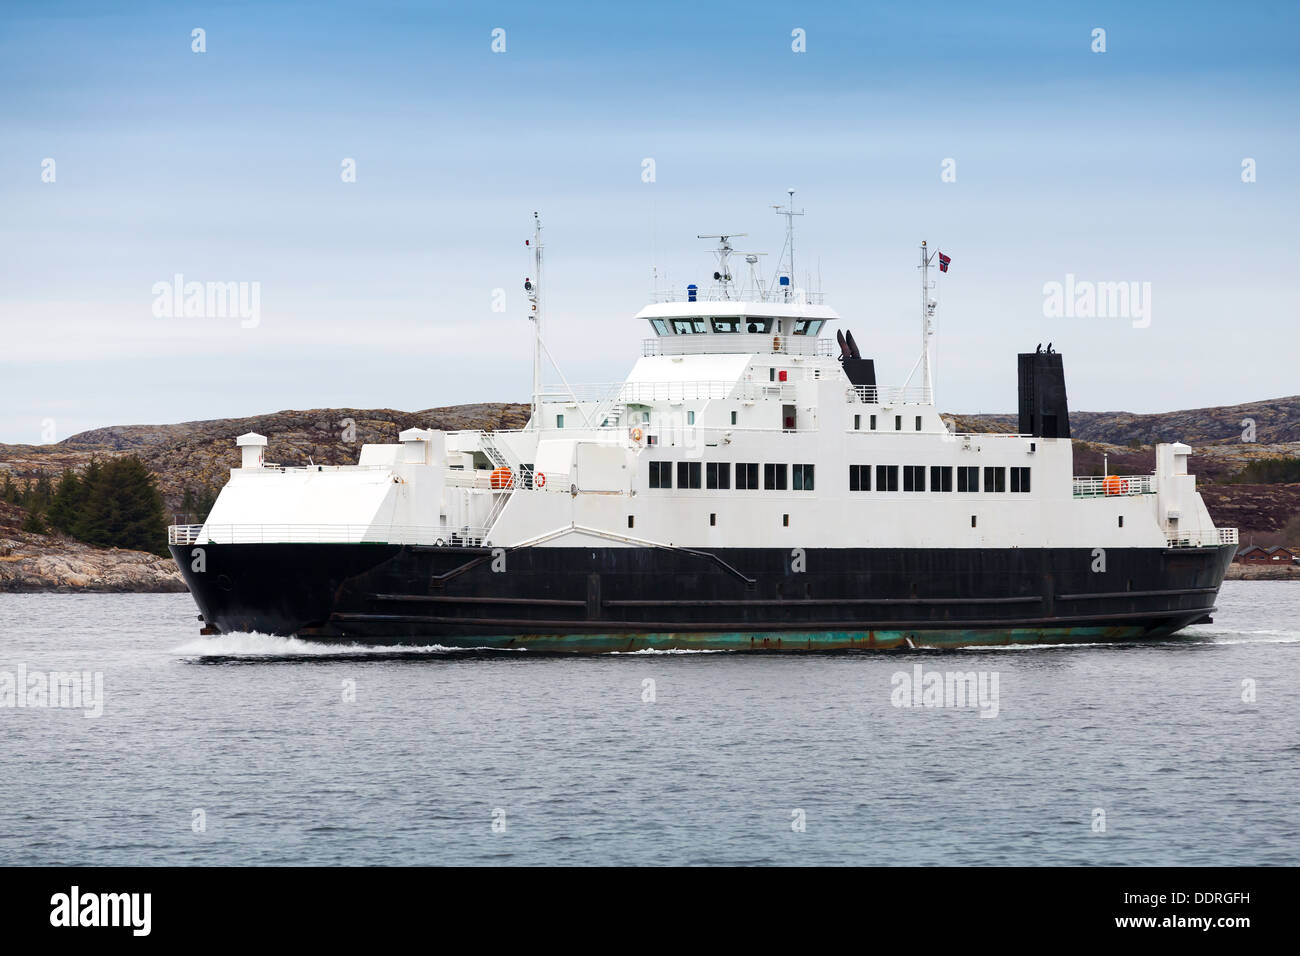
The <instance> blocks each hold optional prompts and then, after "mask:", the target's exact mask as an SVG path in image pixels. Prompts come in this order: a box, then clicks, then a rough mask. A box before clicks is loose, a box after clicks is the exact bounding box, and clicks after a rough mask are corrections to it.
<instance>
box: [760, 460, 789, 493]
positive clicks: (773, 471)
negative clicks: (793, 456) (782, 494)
mask: <svg viewBox="0 0 1300 956" xmlns="http://www.w3.org/2000/svg"><path fill="white" fill-rule="evenodd" d="M788 475H789V470H788V469H787V467H786V466H785V465H773V464H766V465H764V466H763V487H764V488H765V489H766V490H768V491H785V489H786V488H787V487H788V485H787V482H786V478H787V477H788Z"/></svg>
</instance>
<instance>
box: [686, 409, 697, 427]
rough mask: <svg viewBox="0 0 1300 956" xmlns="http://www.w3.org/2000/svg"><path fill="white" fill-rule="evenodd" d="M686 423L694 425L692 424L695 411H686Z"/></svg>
mask: <svg viewBox="0 0 1300 956" xmlns="http://www.w3.org/2000/svg"><path fill="white" fill-rule="evenodd" d="M686 424H688V425H694V424H695V413H694V412H687V413H686Z"/></svg>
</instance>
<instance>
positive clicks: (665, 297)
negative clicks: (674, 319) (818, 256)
mask: <svg viewBox="0 0 1300 956" xmlns="http://www.w3.org/2000/svg"><path fill="white" fill-rule="evenodd" d="M650 301H651V302H654V303H662V302H735V303H736V304H737V305H742V304H744V303H746V302H762V303H767V304H771V305H821V304H822V303H823V302H824V301H826V294H825V293H823V292H808V291H805V290H804V289H796V288H792V287H791V286H777V287H776V288H775V289H764V290H762V291H757V290H754V289H745V290H743V291H742V290H736V289H728V290H727V294H726V295H723V294H722V293H720V292H716V291H714V290H713V289H696V290H695V291H694V292H692V291H691V290H689V289H685V288H682V289H655V290H654V291H653V292H651V293H650Z"/></svg>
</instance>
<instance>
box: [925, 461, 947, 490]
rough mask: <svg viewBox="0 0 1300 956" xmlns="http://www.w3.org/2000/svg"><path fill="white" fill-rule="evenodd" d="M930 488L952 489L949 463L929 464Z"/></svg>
mask: <svg viewBox="0 0 1300 956" xmlns="http://www.w3.org/2000/svg"><path fill="white" fill-rule="evenodd" d="M930 490H931V491H952V467H951V466H950V465H931V466H930Z"/></svg>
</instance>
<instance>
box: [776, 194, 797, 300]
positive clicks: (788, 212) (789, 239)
mask: <svg viewBox="0 0 1300 956" xmlns="http://www.w3.org/2000/svg"><path fill="white" fill-rule="evenodd" d="M786 195H788V196H789V197H790V199H789V205H786V206H773V207H772V208H773V209H775V210H776V214H777V215H778V216H785V247H786V249H788V250H789V253H790V258H789V263H790V267H789V270H788V271H787V272H786V275H787V276H788V277H789V281H788V282H787V283H786V286H785V297H786V298H787V299H789V298H790V293H791V292H793V291H794V289H793V286H794V217H795V216H802V215H803V210H802V209H799V210H796V209H795V208H794V190H793V189H787V190H786ZM781 265H782V263H781V262H780V261H778V262H777V264H776V269H777V275H778V277H779V276H780V272H781ZM772 284H773V285H776V284H777V282H776V280H773V283H772Z"/></svg>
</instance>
